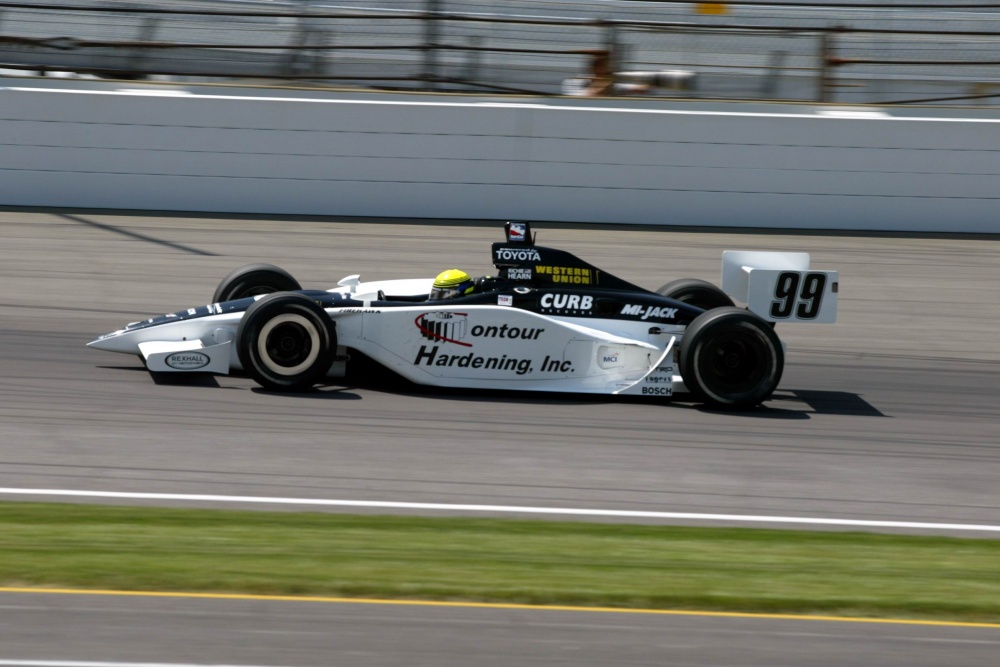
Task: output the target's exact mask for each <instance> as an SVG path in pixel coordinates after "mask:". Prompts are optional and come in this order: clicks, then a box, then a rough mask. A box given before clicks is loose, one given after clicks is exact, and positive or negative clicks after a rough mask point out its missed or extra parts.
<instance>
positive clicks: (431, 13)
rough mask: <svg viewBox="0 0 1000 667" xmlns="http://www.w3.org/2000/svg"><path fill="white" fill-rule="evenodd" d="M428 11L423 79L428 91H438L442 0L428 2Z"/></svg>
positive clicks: (425, 25) (426, 12) (427, 0)
mask: <svg viewBox="0 0 1000 667" xmlns="http://www.w3.org/2000/svg"><path fill="white" fill-rule="evenodd" d="M426 2H427V5H426V7H427V9H426V10H425V12H424V13H425V14H426V18H425V19H424V21H425V24H424V73H423V75H422V76H421V78H422V79H423V80H424V82H425V83H426V84H427V86H426V87H427V90H431V91H433V90H437V79H438V52H437V45H438V37H439V34H438V28H439V26H438V13H439V12H440V11H441V0H426Z"/></svg>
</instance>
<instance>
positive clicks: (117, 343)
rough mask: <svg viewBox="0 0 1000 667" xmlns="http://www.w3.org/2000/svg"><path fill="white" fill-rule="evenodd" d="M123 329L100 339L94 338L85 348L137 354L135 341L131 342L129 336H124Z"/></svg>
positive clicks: (137, 348)
mask: <svg viewBox="0 0 1000 667" xmlns="http://www.w3.org/2000/svg"><path fill="white" fill-rule="evenodd" d="M123 334H125V329H119V330H118V331H113V332H111V333H109V334H104V335H103V336H101V337H100V338H96V339H94V340H92V341H90V342H89V343H87V347H92V348H94V349H95V350H105V351H106V352H127V353H132V352H136V353H137V352H138V351H139V347H138V345H137V344H136V343H135V341H133V340H131V338H132V337H131V336H125V335H123Z"/></svg>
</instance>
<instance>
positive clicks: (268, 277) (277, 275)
mask: <svg viewBox="0 0 1000 667" xmlns="http://www.w3.org/2000/svg"><path fill="white" fill-rule="evenodd" d="M300 289H302V286H301V285H299V281H297V280H296V279H295V278H293V277H292V274H290V273H289V272H288V271H285V270H284V269H282V268H280V267H277V266H274V265H272V264H247V265H245V266H241V267H239V268H238V269H233V270H232V271H231V272H230V273H229V275H227V276H226V277H225V278H223V279H222V281H221V282H220V283H219V286H218V287H216V288H215V294H214V295H213V296H212V303H222V302H223V301H235V300H236V299H245V298H247V297H250V296H258V295H261V294H274V293H275V292H295V291H298V290H300Z"/></svg>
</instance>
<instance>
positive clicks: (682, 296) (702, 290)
mask: <svg viewBox="0 0 1000 667" xmlns="http://www.w3.org/2000/svg"><path fill="white" fill-rule="evenodd" d="M656 293H657V294H659V295H660V296H665V297H668V298H670V299H674V300H676V301H680V302H681V303H689V304H691V305H692V306H697V307H698V308H704V309H705V310H711V309H712V308H722V307H725V306H734V305H736V304H734V303H733V300H732V299H730V298H729V295H728V294H726V293H725V292H723V291H722V290H721V289H719V288H718V287H716V286H715V285H713V284H712V283H710V282H708V281H707V280H698V279H697V278H680V279H679V280H672V281H670V282H669V283H667V284H666V285H664V286H663V287H661V288H660V289H658V290H656Z"/></svg>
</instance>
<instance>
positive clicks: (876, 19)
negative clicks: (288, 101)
mask: <svg viewBox="0 0 1000 667" xmlns="http://www.w3.org/2000/svg"><path fill="white" fill-rule="evenodd" d="M998 37H1000V3H998V2H984V1H982V0H980V1H979V2H975V1H971V2H963V1H959V0H956V1H952V2H942V1H940V0H938V1H934V0H907V1H902V0H877V1H874V2H858V1H855V2H820V1H816V0H812V1H810V0H769V1H764V2H726V3H704V2H674V1H671V0H645V1H638V0H501V1H499V2H494V1H490V2H487V1H486V0H370V1H359V2H279V1H274V2H260V1H249V0H235V1H228V0H200V1H198V0H176V1H165V2H158V3H148V2H137V1H133V0H115V1H113V2H85V1H82V0H55V1H54V0H36V1H34V2H3V3H0V70H5V71H2V72H0V73H3V74H8V75H10V74H16V73H25V74H38V73H42V74H48V75H53V76H95V77H110V78H117V79H121V78H132V79H144V78H154V79H167V80H175V81H177V80H180V81H187V82H198V81H206V82H218V81H220V80H222V81H226V80H230V79H237V78H238V79H242V80H244V81H245V80H247V79H250V80H267V81H276V80H277V81H286V82H294V83H296V84H297V85H310V86H336V87H341V88H342V87H345V86H350V87H359V88H366V89H380V90H425V91H442V92H448V91H451V92H487V93H493V94H497V93H500V94H503V93H510V94H559V93H563V94H580V93H582V92H583V91H584V89H585V85H586V79H587V77H589V76H591V75H592V72H591V71H590V69H591V60H592V58H593V56H594V54H595V53H607V54H608V55H609V57H610V61H611V65H612V69H613V70H614V72H615V73H616V74H615V77H616V80H618V81H623V82H632V83H638V84H640V86H639V87H631V88H619V89H618V90H617V91H616V92H618V93H622V92H626V91H627V92H629V93H637V92H638V93H640V94H643V95H652V96H672V97H684V98H691V97H696V98H700V99H747V100H755V99H777V100H788V101H813V102H817V101H818V102H841V103H897V104H902V103H921V104H948V105H977V106H991V105H995V104H996V103H997V98H998V97H1000V53H998V49H997V46H998V43H1000V42H998Z"/></svg>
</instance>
